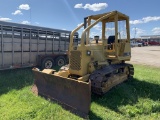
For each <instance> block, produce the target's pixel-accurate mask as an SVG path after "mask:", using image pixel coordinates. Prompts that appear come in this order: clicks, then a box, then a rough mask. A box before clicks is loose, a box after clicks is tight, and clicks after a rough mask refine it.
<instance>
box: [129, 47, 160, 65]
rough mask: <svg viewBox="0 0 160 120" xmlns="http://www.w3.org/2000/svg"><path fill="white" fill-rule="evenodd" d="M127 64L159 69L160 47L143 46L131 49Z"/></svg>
mask: <svg viewBox="0 0 160 120" xmlns="http://www.w3.org/2000/svg"><path fill="white" fill-rule="evenodd" d="M131 55H132V57H131V61H130V62H129V63H133V64H142V65H149V66H155V67H160V46H145V47H133V48H131Z"/></svg>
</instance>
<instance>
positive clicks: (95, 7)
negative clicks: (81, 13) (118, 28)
mask: <svg viewBox="0 0 160 120" xmlns="http://www.w3.org/2000/svg"><path fill="white" fill-rule="evenodd" d="M107 7H108V4H107V3H94V4H85V5H84V6H83V4H82V3H80V4H76V5H75V6H74V8H83V9H89V10H92V11H100V10H102V9H105V8H107Z"/></svg>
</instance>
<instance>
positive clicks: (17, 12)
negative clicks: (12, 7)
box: [12, 10, 23, 15]
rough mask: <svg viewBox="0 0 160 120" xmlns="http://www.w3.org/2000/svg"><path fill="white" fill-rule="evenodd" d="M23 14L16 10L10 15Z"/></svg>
mask: <svg viewBox="0 0 160 120" xmlns="http://www.w3.org/2000/svg"><path fill="white" fill-rule="evenodd" d="M22 14H23V13H22V12H21V11H20V10H16V11H15V12H14V13H12V15H22Z"/></svg>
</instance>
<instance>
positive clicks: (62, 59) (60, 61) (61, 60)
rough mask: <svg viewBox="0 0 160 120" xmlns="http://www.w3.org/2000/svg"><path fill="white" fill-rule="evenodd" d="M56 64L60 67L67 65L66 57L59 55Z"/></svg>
mask: <svg viewBox="0 0 160 120" xmlns="http://www.w3.org/2000/svg"><path fill="white" fill-rule="evenodd" d="M56 65H57V66H59V67H62V66H64V65H66V59H65V57H63V56H59V57H57V58H56Z"/></svg>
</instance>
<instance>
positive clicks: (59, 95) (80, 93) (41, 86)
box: [32, 70, 91, 116]
mask: <svg viewBox="0 0 160 120" xmlns="http://www.w3.org/2000/svg"><path fill="white" fill-rule="evenodd" d="M33 73H34V76H35V81H34V84H35V85H34V86H33V88H32V91H33V92H35V93H36V91H37V94H38V95H42V96H44V97H46V98H50V99H52V100H56V101H58V102H59V103H61V104H63V105H65V106H67V109H68V108H71V109H70V110H72V111H74V113H76V114H79V115H80V116H83V115H88V113H89V109H90V103H91V83H90V82H79V81H77V80H72V79H67V78H63V77H60V76H55V75H52V74H46V73H42V72H39V71H35V70H33ZM35 86H36V87H35ZM36 88H37V89H36ZM75 111H76V112H75Z"/></svg>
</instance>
